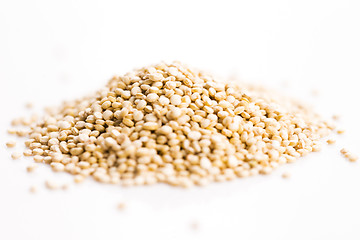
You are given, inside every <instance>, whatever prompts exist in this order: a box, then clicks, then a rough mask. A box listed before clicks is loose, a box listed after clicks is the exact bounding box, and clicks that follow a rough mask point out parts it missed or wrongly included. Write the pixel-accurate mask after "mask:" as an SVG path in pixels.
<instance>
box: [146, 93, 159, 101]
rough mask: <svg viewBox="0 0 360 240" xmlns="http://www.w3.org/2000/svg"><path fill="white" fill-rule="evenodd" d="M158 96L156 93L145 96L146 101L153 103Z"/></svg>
mask: <svg viewBox="0 0 360 240" xmlns="http://www.w3.org/2000/svg"><path fill="white" fill-rule="evenodd" d="M158 98H159V96H158V95H157V94H156V93H150V94H148V95H147V96H146V101H148V102H150V103H153V102H155V101H156V100H158Z"/></svg>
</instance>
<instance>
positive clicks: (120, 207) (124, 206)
mask: <svg viewBox="0 0 360 240" xmlns="http://www.w3.org/2000/svg"><path fill="white" fill-rule="evenodd" d="M117 208H118V210H120V211H124V210H125V208H126V204H125V203H124V202H121V203H119V204H118V206H117Z"/></svg>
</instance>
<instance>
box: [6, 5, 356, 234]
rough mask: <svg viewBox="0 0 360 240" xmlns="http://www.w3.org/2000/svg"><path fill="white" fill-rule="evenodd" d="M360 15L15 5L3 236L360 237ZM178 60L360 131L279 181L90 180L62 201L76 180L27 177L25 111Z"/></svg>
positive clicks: (299, 9)
mask: <svg viewBox="0 0 360 240" xmlns="http://www.w3.org/2000/svg"><path fill="white" fill-rule="evenodd" d="M359 11H360V3H359V1H356V0H353V1H344V0H339V1H325V0H324V1H216V2H215V1H214V2H212V1H179V2H172V1H162V2H160V1H112V2H109V1H98V2H93V1H5V0H2V1H1V2H0V34H1V37H0V81H1V87H0V104H1V105H0V107H1V111H2V113H1V118H0V124H1V125H0V126H1V135H0V142H1V145H2V146H1V149H0V161H1V167H0V239H4V240H12V239H27V240H32V239H34V240H35V239H36V240H42V239H44V240H45V239H53V240H58V239H59V240H60V239H68V240H72V239H276V240H280V239H284V240H285V239H286V240H287V239H299V240H300V239H301V240H302V239H347V240H355V239H356V240H358V239H360V230H359V229H360V219H359V218H360V217H359V216H360V207H359V202H360V193H359V192H360V190H359V183H360V174H359V170H360V167H359V163H349V162H348V161H346V160H345V159H343V158H342V157H341V156H340V154H339V149H340V148H341V147H343V146H346V147H348V148H349V149H351V150H353V151H354V152H356V153H357V154H359V153H360V152H359V140H358V136H359V134H360V128H359V106H358V104H359V93H358V91H359V87H358V84H357V83H358V81H359V80H360V71H359V66H360V58H359V56H360V44H359V42H360V35H359V23H360V15H359ZM175 59H177V60H181V61H183V62H185V63H188V64H189V65H193V66H196V67H199V68H203V69H208V70H211V71H212V72H214V73H217V74H219V75H225V76H226V75H231V74H238V76H240V77H241V78H242V79H244V80H247V81H253V82H257V83H259V84H260V83H262V84H267V85H269V86H272V87H274V88H280V89H281V86H282V83H283V82H284V81H287V83H288V85H289V87H288V88H282V89H283V91H285V92H286V91H287V92H288V93H289V94H293V95H296V96H297V97H299V98H301V99H305V100H306V99H307V100H308V101H309V102H312V103H313V104H314V106H315V107H316V108H317V109H318V111H319V112H320V113H321V114H324V115H325V116H331V114H333V113H339V114H341V115H342V116H343V117H342V122H341V124H342V125H343V126H344V127H345V128H346V129H347V130H348V132H347V133H346V134H345V135H344V136H341V137H339V138H337V139H338V144H336V145H335V146H331V147H329V146H327V147H325V148H324V149H323V151H322V152H320V153H314V154H311V155H310V156H309V157H306V158H304V159H301V160H300V161H299V162H297V163H295V164H292V165H288V166H285V167H281V168H280V169H279V170H278V171H276V172H275V173H273V174H272V175H271V176H266V177H263V176H259V177H253V178H248V179H239V180H236V181H233V182H226V183H216V184H211V185H210V186H208V187H205V188H193V189H190V190H183V189H177V188H172V187H168V186H163V185H157V186H154V187H136V188H128V189H124V188H120V187H115V186H111V185H110V186H108V185H101V184H97V183H94V182H93V181H87V182H85V183H84V184H82V185H72V186H71V188H70V189H69V190H68V191H66V192H65V191H58V192H50V191H48V190H46V189H45V188H44V186H43V185H44V184H43V183H44V181H45V180H46V179H49V178H51V179H52V178H54V177H55V179H58V177H59V178H61V179H62V181H64V182H71V178H70V177H69V176H68V175H67V174H54V173H52V172H51V171H50V169H49V168H48V167H47V166H42V167H41V168H39V169H37V170H36V172H35V173H34V174H28V173H26V171H25V168H26V166H27V165H28V164H29V163H30V162H31V160H30V159H21V160H18V161H14V160H11V159H10V157H9V155H10V152H11V151H9V150H7V149H5V147H4V144H5V142H6V141H7V140H8V139H9V138H11V137H9V136H8V135H6V133H5V131H6V128H7V127H8V126H9V122H10V120H11V119H12V118H13V117H16V116H19V115H27V114H29V111H25V108H24V105H25V103H26V102H28V101H32V102H34V103H35V105H36V106H37V107H38V109H41V107H43V106H47V105H49V104H59V103H60V101H61V100H63V99H68V98H74V97H76V96H81V95H83V94H85V93H88V92H91V91H93V90H95V89H96V88H97V87H99V86H102V85H104V84H105V83H106V81H107V79H108V78H109V77H111V76H112V75H113V74H123V73H125V72H126V71H129V70H131V69H133V68H134V67H141V66H143V65H145V64H149V63H156V62H159V61H161V60H175ZM313 89H318V90H319V92H320V95H319V96H318V97H317V98H310V96H311V94H310V92H311V91H312V90H313ZM18 149H20V148H18ZM284 171H289V172H290V173H291V175H292V176H291V178H290V179H288V180H284V179H282V178H281V177H280V176H281V174H282V173H283V172H284ZM31 185H37V186H39V188H40V191H39V193H38V194H35V195H32V194H30V193H29V191H28V190H29V187H30V186H31ZM119 202H125V203H126V205H127V207H126V210H125V211H124V212H120V211H118V210H117V209H116V206H117V204H118V203H119ZM193 223H198V225H199V228H198V230H197V231H193V230H192V229H191V224H193Z"/></svg>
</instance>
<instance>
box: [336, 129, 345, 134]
mask: <svg viewBox="0 0 360 240" xmlns="http://www.w3.org/2000/svg"><path fill="white" fill-rule="evenodd" d="M336 133H337V134H344V133H345V130H344V129H338V130H336Z"/></svg>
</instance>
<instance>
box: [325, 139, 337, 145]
mask: <svg viewBox="0 0 360 240" xmlns="http://www.w3.org/2000/svg"><path fill="white" fill-rule="evenodd" d="M326 142H327V144H329V145H331V144H335V143H336V140H335V139H332V138H331V139H328V140H327V141H326Z"/></svg>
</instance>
